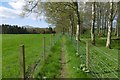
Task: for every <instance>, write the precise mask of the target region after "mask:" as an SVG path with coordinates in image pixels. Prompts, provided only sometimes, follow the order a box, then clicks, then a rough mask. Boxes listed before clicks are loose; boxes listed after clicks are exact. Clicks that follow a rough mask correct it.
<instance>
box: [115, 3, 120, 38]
mask: <svg viewBox="0 0 120 80" xmlns="http://www.w3.org/2000/svg"><path fill="white" fill-rule="evenodd" d="M117 10H118V18H117V26H116V27H117V37H119V36H120V1H119V2H118V3H117Z"/></svg>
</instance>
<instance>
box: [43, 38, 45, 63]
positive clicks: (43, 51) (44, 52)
mask: <svg viewBox="0 0 120 80" xmlns="http://www.w3.org/2000/svg"><path fill="white" fill-rule="evenodd" d="M43 58H44V61H45V37H44V38H43Z"/></svg>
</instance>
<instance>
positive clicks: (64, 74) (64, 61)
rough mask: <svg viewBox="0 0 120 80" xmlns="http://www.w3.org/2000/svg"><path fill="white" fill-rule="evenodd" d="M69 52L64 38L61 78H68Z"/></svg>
mask: <svg viewBox="0 0 120 80" xmlns="http://www.w3.org/2000/svg"><path fill="white" fill-rule="evenodd" d="M66 54H67V51H66V46H65V39H64V37H63V40H62V46H61V78H67V76H68V71H67V55H66Z"/></svg>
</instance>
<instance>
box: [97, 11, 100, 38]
mask: <svg viewBox="0 0 120 80" xmlns="http://www.w3.org/2000/svg"><path fill="white" fill-rule="evenodd" d="M100 15H101V11H99V12H98V23H97V26H98V36H100V34H101V31H100V24H101V19H100Z"/></svg>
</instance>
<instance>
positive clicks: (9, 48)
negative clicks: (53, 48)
mask: <svg viewBox="0 0 120 80" xmlns="http://www.w3.org/2000/svg"><path fill="white" fill-rule="evenodd" d="M43 37H46V46H47V48H48V47H49V45H50V35H47V34H46V35H42V34H20V35H19V34H5V35H2V77H3V78H18V77H19V75H20V70H19V54H20V45H21V44H24V45H25V58H26V60H25V62H26V69H27V68H28V66H30V65H31V64H32V63H34V62H35V61H36V60H37V59H38V58H39V57H40V56H41V53H43ZM47 48H46V49H47Z"/></svg>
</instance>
